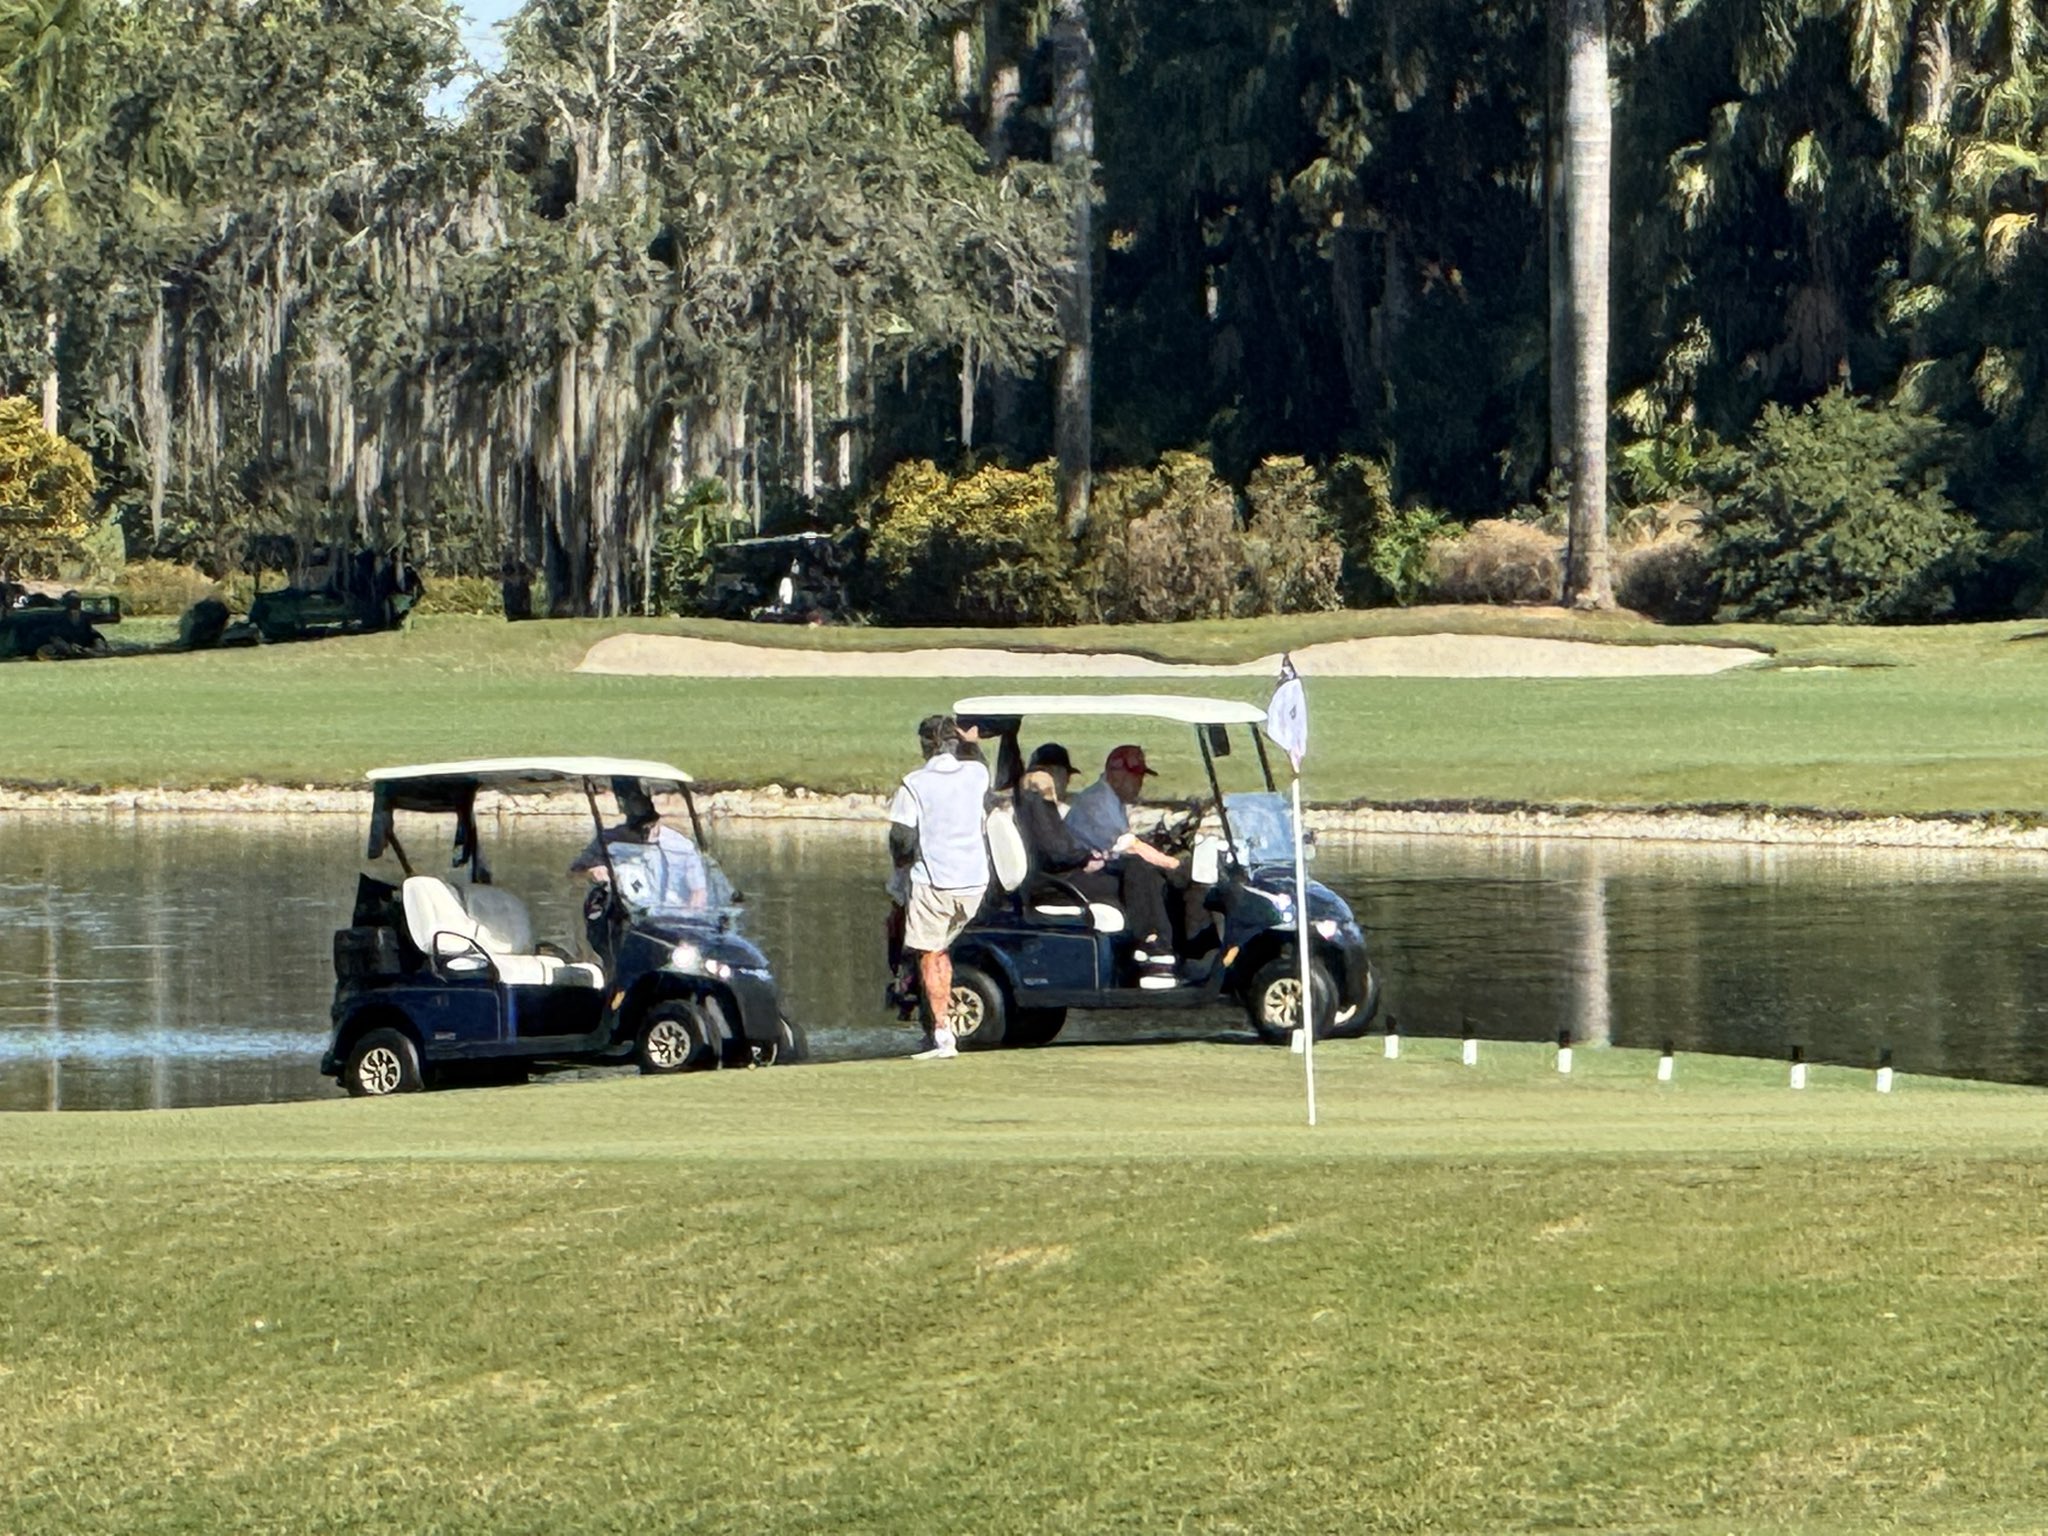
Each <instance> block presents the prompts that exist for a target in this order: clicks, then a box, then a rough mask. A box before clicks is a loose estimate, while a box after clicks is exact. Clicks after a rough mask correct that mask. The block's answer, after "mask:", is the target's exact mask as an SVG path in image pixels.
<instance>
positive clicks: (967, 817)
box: [889, 752, 989, 891]
mask: <svg viewBox="0 0 2048 1536" xmlns="http://www.w3.org/2000/svg"><path fill="white" fill-rule="evenodd" d="M988 783H989V780H988V766H987V764H985V763H976V762H967V761H965V760H963V759H961V758H957V757H954V756H953V755H952V754H951V753H943V752H942V753H940V754H939V755H938V756H937V757H934V758H932V759H931V760H930V761H928V762H927V763H926V764H925V765H924V766H923V767H922V768H919V769H917V770H916V771H915V772H913V773H907V774H905V775H904V776H903V782H902V783H901V784H900V785H898V786H897V788H896V798H895V800H893V801H892V802H891V803H890V805H889V819H890V820H891V821H893V822H895V823H896V824H897V825H898V826H900V827H915V828H916V829H917V862H916V863H915V864H913V865H911V866H910V878H911V879H912V880H913V881H915V882H916V883H918V884H919V885H928V886H930V887H931V888H932V889H933V890H935V891H979V890H985V889H987V887H988V845H987V843H986V842H985V841H984V840H983V837H982V830H981V827H982V815H983V807H984V806H985V804H986V803H987V799H988Z"/></svg>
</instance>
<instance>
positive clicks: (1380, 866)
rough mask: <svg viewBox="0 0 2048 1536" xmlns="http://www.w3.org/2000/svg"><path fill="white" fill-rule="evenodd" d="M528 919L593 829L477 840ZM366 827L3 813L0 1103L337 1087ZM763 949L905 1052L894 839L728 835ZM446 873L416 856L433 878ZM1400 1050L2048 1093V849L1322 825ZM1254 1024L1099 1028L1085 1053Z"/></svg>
mask: <svg viewBox="0 0 2048 1536" xmlns="http://www.w3.org/2000/svg"><path fill="white" fill-rule="evenodd" d="M485 830H486V836H487V837H488V838H490V839H491V845H492V848H493V853H494V864H495V866H496V869H497V875H498V878H499V880H500V881H501V882H503V883H505V884H507V885H508V886H510V887H511V888H513V889H515V890H518V891H520V892H521V894H523V895H526V896H528V898H529V899H530V900H531V901H532V904H533V906H534V908H535V915H536V926H537V928H539V929H540V930H541V931H543V932H550V931H551V932H553V933H555V934H557V935H558V936H561V937H565V938H566V937H567V936H568V935H570V934H572V933H574V932H575V931H576V929H577V926H578V924H577V921H576V915H575V914H576V899H577V895H578V892H577V889H576V887H575V886H573V885H572V884H571V882H570V881H569V880H567V879H566V878H565V877H564V874H563V870H564V868H565V866H566V864H567V862H568V860H569V857H570V856H571V854H572V853H573V852H574V851H575V849H576V848H577V847H578V846H580V840H581V838H582V836H583V834H584V828H583V826H582V825H581V824H580V823H577V822H575V821H574V820H572V819H569V818H559V817H532V818H522V819H513V820H506V821H503V822H499V823H497V824H495V825H493V824H491V823H488V822H487V823H486V829H485ZM361 836H362V828H361V826H360V823H359V819H358V818H352V817H347V816H303V817H264V818H255V817H171V816H155V817H148V816H145V817H127V816H123V817H61V816H50V817H9V818H5V819H0V1109H12V1110H34V1109H111V1108H143V1107H172V1106H190V1105H205V1104H227V1103H252V1102H266V1101H273V1100H289V1099H306V1098H320V1097H327V1096H331V1095H333V1094H335V1093H336V1092H338V1090H337V1089H336V1088H335V1087H334V1086H333V1084H332V1083H330V1082H329V1081H328V1080H327V1079H326V1078H323V1077H321V1076H320V1075H319V1072H318V1070H317V1063H318V1058H319V1055H320V1052H321V1050H322V1048H323V1047H324V1045H325V1043H326V1032H327V1007H328V1002H329V1000H330V995H331V988H332V977H333V972H332V967H331V959H330V956H331V940H332V934H333V930H334V929H335V927H336V926H337V925H338V924H340V923H341V922H343V921H345V920H346V918H347V915H348V908H349V901H350V897H351V894H352V892H353V889H354V884H355V876H356V873H357V872H358V871H359V870H360V869H361V868H363V865H362V862H361V857H360V855H361V846H360V841H361ZM713 841H714V844H715V846H716V848H717V850H718V853H719V856H720V858H721V860H722V861H723V863H724V864H725V866H726V869H727V871H728V873H729V874H731V876H732V877H733V879H734V880H735V882H736V883H737V884H738V885H739V886H740V887H741V889H742V890H743V891H744V892H745V893H746V896H747V901H748V907H749V912H750V916H749V924H750V928H751V931H752V932H753V933H754V935H755V937H756V938H758V939H759V940H760V941H761V943H762V945H763V947H764V948H765V949H766V950H767V952H768V954H769V956H770V957H771V959H772V960H773V961H774V962H775V965H776V967H777V970H778V974H779V975H780V977H781V980H782V986H783V996H784V1001H785V1004H786V1006H787V1008H788V1010H789V1012H790V1014H791V1016H792V1017H794V1018H796V1019H797V1020H798V1021H799V1022H801V1023H803V1024H804V1025H805V1026H806V1027H807V1028H808V1029H809V1031H810V1036H811V1042H812V1046H813V1049H814V1054H815V1056H816V1058H817V1059H819V1060H821V1061H831V1060H847V1059H852V1058H859V1057H881V1056H892V1055H899V1054H902V1053H905V1052H907V1051H908V1050H910V1049H911V1048H912V1045H913V1032H912V1029H911V1028H910V1026H907V1025H903V1024H899V1023H897V1022H896V1021H895V1017H894V1015H893V1013H890V1012H887V1011H885V1010H884V1009H883V1007H882V1005H881V995H882V985H883V981H884V979H885V976H884V968H883V960H882V919H883V914H884V902H885V898H884V896H883V895H882V889H881V879H880V873H881V871H880V865H881V860H882V854H881V838H880V836H879V831H878V829H875V828H862V827H849V826H844V825H831V824H808V823H726V824H723V825H722V826H720V827H718V828H717V829H715V831H714V835H713ZM422 862H423V864H424V861H422ZM1315 873H1316V874H1317V876H1318V877H1319V878H1321V879H1322V880H1324V881H1326V882H1327V883H1328V884H1330V885H1332V886H1333V887H1335V888H1336V889H1337V890H1338V891H1340V892H1341V893H1343V894H1344V895H1345V896H1346V897H1347V898H1348V899H1349V900H1350V901H1351V903H1352V905H1353V906H1354V907H1355V908H1356V909H1357V911H1358V913H1359V916H1360V919H1361V921H1363V923H1364V924H1365V926H1366V929H1367V932H1368V934H1369V936H1370V939H1371V942H1372V945H1373V950H1374V955H1375V960H1376V964H1377V965H1378V967H1379V969H1380V971H1381V974H1382V977H1383V980H1384V983H1385V995H1386V1004H1385V1007H1384V1010H1383V1013H1382V1018H1383V1019H1384V1018H1385V1017H1387V1016H1389V1015H1391V1016H1393V1017H1395V1018H1398V1020H1399V1021H1400V1028H1401V1032H1402V1033H1403V1034H1404V1035H1409V1036H1420V1035H1439V1036H1453V1037H1454V1036H1458V1035H1460V1034H1462V1033H1464V1032H1465V1031H1466V1030H1467V1029H1468V1028H1469V1029H1470V1030H1471V1032H1472V1033H1474V1034H1477V1035H1479V1036H1481V1037H1483V1038H1489V1039H1515V1040H1549V1039H1554V1038H1556V1036H1557V1034H1558V1032H1559V1031H1560V1030H1561V1029H1569V1030H1570V1031H1571V1032H1572V1035H1573V1037H1574V1038H1575V1039H1576V1040H1578V1041H1580V1042H1589V1043H1593V1044H1596V1045H1597V1044H1599V1043H1603V1042H1605V1043H1612V1044H1616V1045H1633V1046H1649V1047H1656V1046H1661V1045H1663V1044H1664V1043H1666V1042H1670V1043H1672V1044H1674V1045H1675V1046H1676V1047H1677V1048H1678V1049H1679V1050H1680V1051H1682V1052H1683V1051H1712V1052H1722V1053H1729V1054H1738V1055H1752V1056H1763V1057H1776V1058H1783V1057H1785V1056H1786V1055H1788V1053H1789V1052H1790V1050H1791V1048H1792V1047H1793V1046H1795V1045H1796V1046H1799V1047H1800V1048H1801V1049H1802V1050H1803V1051H1804V1053H1805V1056H1806V1059H1807V1060H1809V1061H1814V1062H1838V1063H1845V1064H1852V1065H1859V1066H1874V1065H1875V1064H1876V1063H1877V1060H1878V1056H1879V1053H1880V1052H1881V1051H1885V1050H1889V1051H1891V1052H1892V1053H1893V1061H1894V1064H1895V1065H1896V1066H1897V1067H1898V1069H1899V1070H1900V1071H1903V1072H1930V1073H1943V1074H1949V1075H1956V1076H1968V1077H1981V1078H1991V1079H2000V1080H2005V1081H2013V1082H2030V1083H2048V985H2044V984H2048V944H2044V941H2043V939H2042V937H2041V933H2042V926H2043V924H2042V917H2043V915H2044V912H2048V859H2044V858H2043V857H2042V856H2039V855H2033V854H2024V853H1955V852H1945V851H1944V852H1924V853H1920V852H1916V853H1904V852H1883V851H1869V850H1854V851H1816V850H1789V849H1758V848H1747V847H1745V848H1692V847H1681V846H1677V845H1657V846H1649V845H1631V844H1620V843H1590V842H1579V841H1556V842H1545V841H1541V840H1527V841H1517V842H1490V841H1478V840H1466V839H1429V838H1364V837H1361V838H1337V837H1330V836H1325V837H1324V839H1323V841H1322V846H1321V848H1320V849H1319V850H1318V858H1317V862H1316V865H1315ZM1171 1038H1181V1039H1186V1038H1228V1039H1241V1040H1244V1041H1246V1042H1247V1044H1246V1049H1259V1048H1260V1047H1256V1046H1253V1045H1251V1044H1250V1043H1249V1042H1250V1040H1251V1036H1250V1034H1249V1032H1248V1031H1247V1030H1245V1029H1244V1027H1243V1025H1242V1022H1241V1020H1239V1019H1237V1018H1235V1017H1234V1016H1232V1015H1231V1014H1229V1013H1226V1012H1223V1011H1208V1012H1203V1013H1197V1014H1187V1013H1173V1014H1158V1015H1130V1014H1121V1015H1119V1014H1097V1015H1093V1016H1089V1015H1076V1016H1075V1017H1074V1019H1073V1021H1072V1022H1071V1023H1070V1024H1069V1026H1068V1030H1067V1032H1066V1033H1065V1034H1063V1035H1062V1036H1061V1041H1062V1043H1065V1042H1069V1041H1072V1042H1076V1043H1082V1044H1085V1043H1088V1042H1091V1041H1106V1040H1129V1039H1171Z"/></svg>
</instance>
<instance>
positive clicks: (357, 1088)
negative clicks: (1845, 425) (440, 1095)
mask: <svg viewBox="0 0 2048 1536" xmlns="http://www.w3.org/2000/svg"><path fill="white" fill-rule="evenodd" d="M341 1083H342V1086H343V1087H344V1088H346V1089H347V1090H348V1092H349V1096H350V1097H351V1098H357V1099H381V1098H384V1097H385V1096H387V1095H389V1094H394V1093H418V1092H419V1091H420V1089H421V1088H422V1087H424V1086H425V1083H424V1081H423V1080H422V1078H421V1077H420V1053H419V1048H418V1047H417V1046H415V1045H414V1044H413V1043H412V1040H411V1038H410V1037H408V1036H407V1035H405V1034H404V1033H403V1032H402V1031H399V1030H396V1029H373V1030H371V1031H370V1032H369V1033H368V1034H367V1035H365V1036H363V1038H362V1039H360V1040H358V1041H357V1042H356V1044H355V1049H354V1050H352V1051H350V1052H349V1053H348V1066H347V1068H346V1070H344V1071H343V1073H342V1075H341Z"/></svg>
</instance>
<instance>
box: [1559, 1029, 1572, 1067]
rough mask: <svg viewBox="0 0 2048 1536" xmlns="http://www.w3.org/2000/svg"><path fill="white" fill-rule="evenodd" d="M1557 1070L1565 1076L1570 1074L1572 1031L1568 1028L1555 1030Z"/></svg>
mask: <svg viewBox="0 0 2048 1536" xmlns="http://www.w3.org/2000/svg"><path fill="white" fill-rule="evenodd" d="M1557 1070H1558V1071H1559V1072H1560V1073H1562V1074H1563V1075H1564V1076H1566V1077H1570V1076H1571V1075H1572V1032H1571V1031H1570V1030H1569V1029H1560V1030H1559V1031H1558V1032H1557Z"/></svg>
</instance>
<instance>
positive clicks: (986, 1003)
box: [946, 962, 1010, 1051]
mask: <svg viewBox="0 0 2048 1536" xmlns="http://www.w3.org/2000/svg"><path fill="white" fill-rule="evenodd" d="M946 1022H947V1023H948V1024H949V1025H950V1026H951V1027H952V1030H953V1038H954V1041H955V1042H956V1043H957V1044H958V1045H959V1047H960V1049H961V1050H963V1051H995V1050H1000V1049H1002V1047H1004V1046H1006V1045H1008V1044H1009V1043H1010V1004H1009V999H1008V998H1006V997H1005V996H1004V995H1003V986H1002V983H1001V982H999V981H997V980H996V979H995V978H994V977H993V976H991V975H989V974H988V972H986V971H984V970H981V969H980V968H979V967H976V966H972V965H961V964H959V963H958V962H955V963H954V966H953V996H952V1003H951V1006H949V1007H948V1008H947V1010H946Z"/></svg>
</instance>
